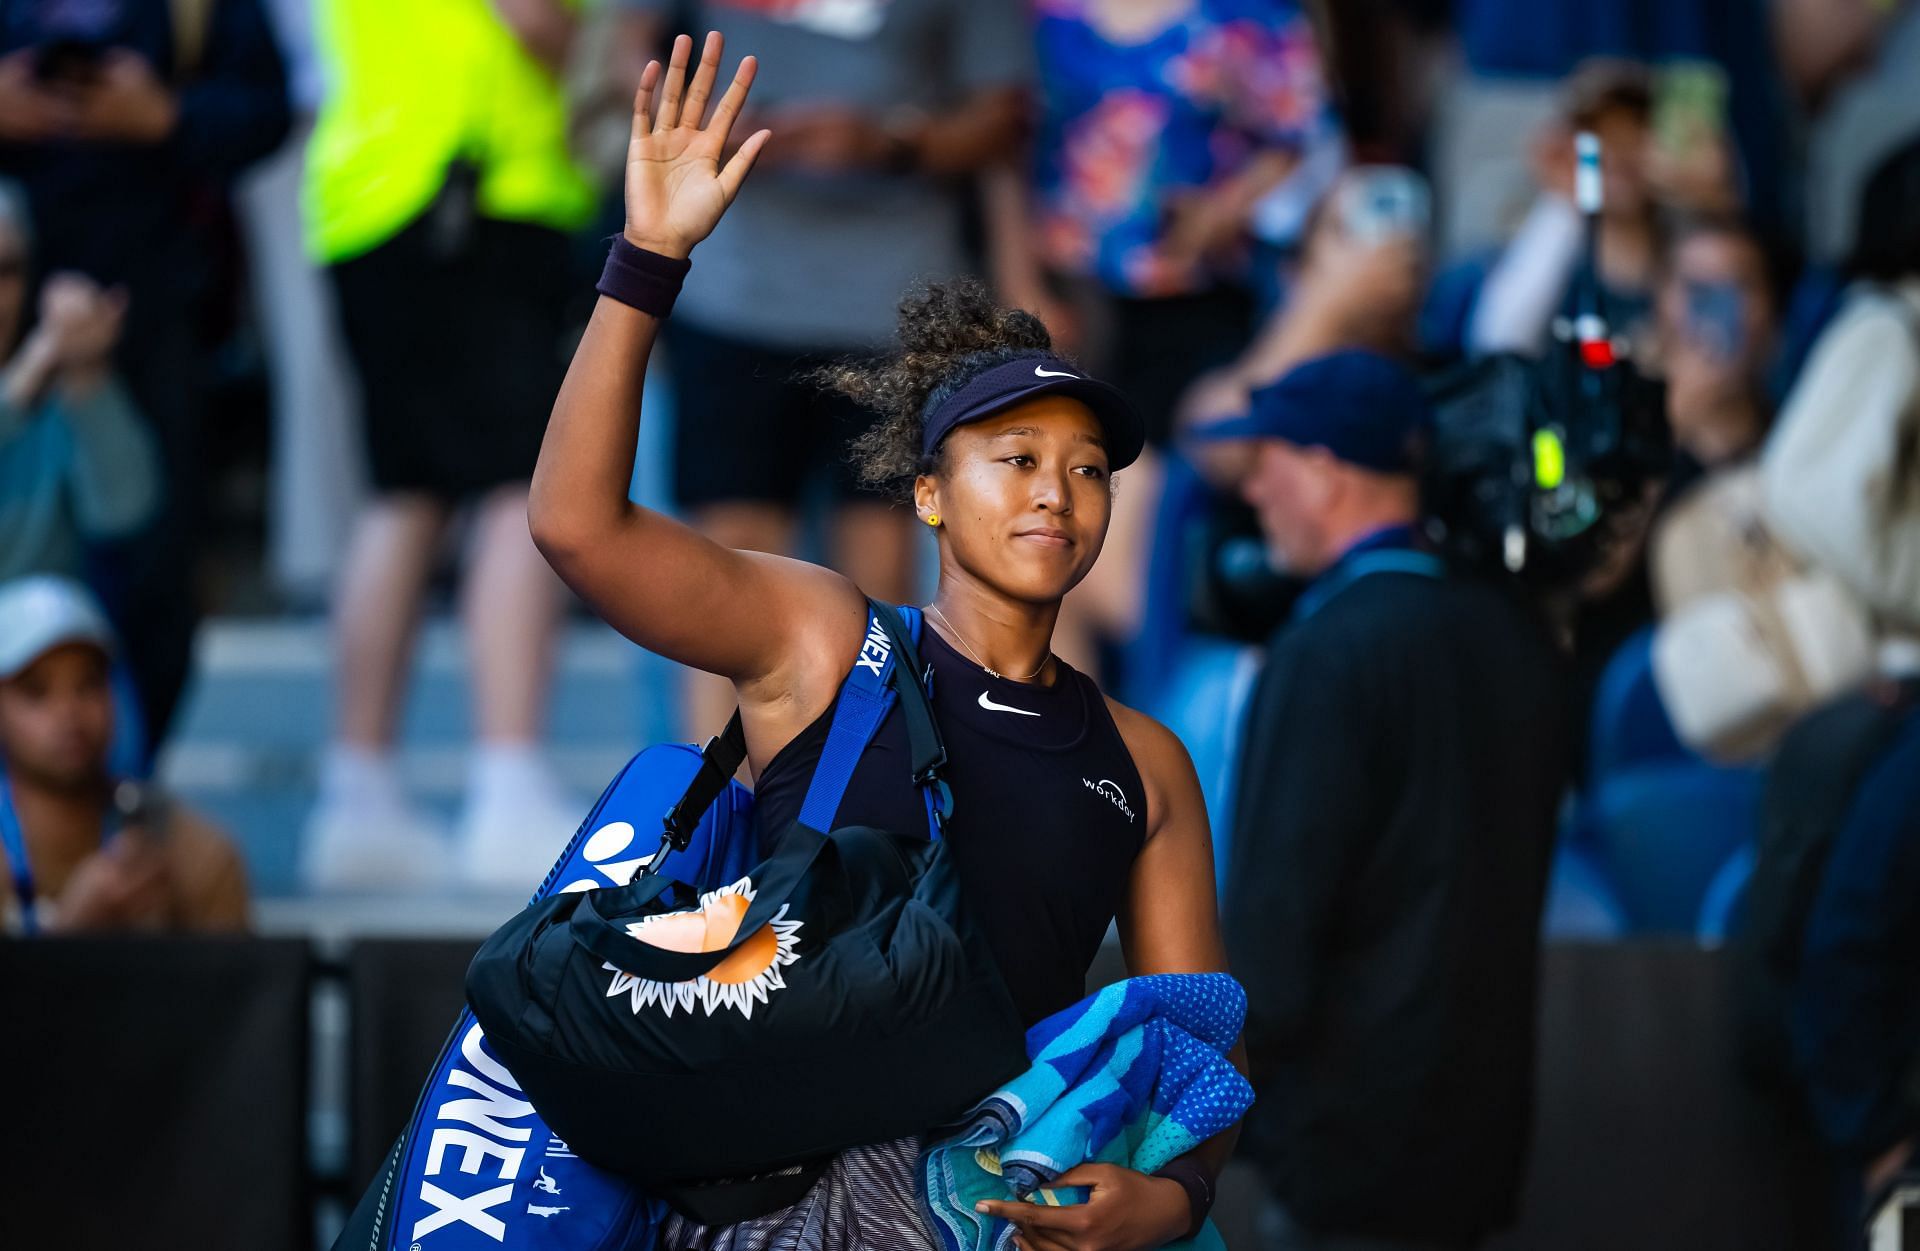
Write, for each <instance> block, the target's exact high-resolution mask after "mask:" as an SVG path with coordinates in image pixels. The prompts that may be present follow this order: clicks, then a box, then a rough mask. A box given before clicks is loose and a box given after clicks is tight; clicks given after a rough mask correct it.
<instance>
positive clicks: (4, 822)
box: [0, 773, 40, 934]
mask: <svg viewBox="0 0 1920 1251" xmlns="http://www.w3.org/2000/svg"><path fill="white" fill-rule="evenodd" d="M0 843H5V844H6V848H7V867H8V869H10V870H11V871H12V873H13V893H14V894H15V895H16V896H18V897H19V900H20V924H21V925H22V926H23V927H24V928H25V929H26V932H27V933H29V934H36V933H38V932H39V930H40V907H39V904H40V896H39V894H38V893H37V892H36V891H35V890H34V887H33V869H32V868H31V867H30V866H29V865H28V864H27V836H26V834H25V833H24V832H22V830H21V829H20V817H19V815H18V814H16V813H15V812H14V810H13V788H12V787H11V786H9V785H7V778H6V775H5V774H4V773H0Z"/></svg>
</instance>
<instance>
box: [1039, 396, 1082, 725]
mask: <svg viewBox="0 0 1920 1251" xmlns="http://www.w3.org/2000/svg"><path fill="white" fill-rule="evenodd" d="M1033 376H1034V377H1036V378H1078V377H1079V376H1080V375H1079V374H1063V373H1061V372H1060V371H1059V370H1057V369H1042V368H1040V366H1038V365H1035V366H1034V367H1033ZM1034 715H1035V716H1039V715H1040V714H1038V713H1035V714H1034Z"/></svg>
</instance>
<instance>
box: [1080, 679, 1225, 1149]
mask: <svg viewBox="0 0 1920 1251" xmlns="http://www.w3.org/2000/svg"><path fill="white" fill-rule="evenodd" d="M1108 706H1109V707H1110V708H1112V709H1113V710H1114V723H1115V724H1116V725H1118V726H1119V727H1120V731H1121V736H1122V737H1123V738H1124V739H1125V740H1126V743H1127V749H1128V750H1129V751H1130V752H1132V753H1133V758H1134V760H1135V761H1136V762H1138V764H1139V767H1140V774H1141V778H1142V780H1143V781H1144V782H1145V784H1146V788H1147V820H1148V822H1149V825H1148V829H1147V841H1146V845H1145V846H1144V847H1142V848H1141V849H1140V854H1139V855H1138V856H1136V857H1135V858H1134V861H1133V874H1132V877H1131V878H1130V879H1129V882H1128V885H1127V901H1126V906H1125V908H1124V909H1123V910H1122V911H1121V913H1120V946H1121V950H1122V951H1123V952H1124V953H1125V955H1126V959H1127V972H1128V973H1129V974H1130V975H1132V976H1134V977H1142V976H1145V975H1146V974H1149V973H1223V972H1225V971H1226V968H1227V947H1226V941H1225V940H1224V939H1223V938H1222V937H1221V933H1220V907H1219V903H1218V901H1217V899H1216V897H1215V893H1214V880H1215V879H1214V871H1213V832H1212V830H1211V829H1210V828H1209V827H1208V824H1207V803H1206V798H1205V797H1204V796H1203V795H1202V794H1201V791H1200V777H1199V775H1198V774H1196V773H1195V772H1194V769H1193V759H1192V757H1190V756H1188V755H1187V749H1186V746H1185V744H1183V743H1181V741H1180V740H1179V739H1178V738H1176V737H1175V736H1174V733H1173V731H1171V730H1169V729H1167V727H1165V726H1163V725H1161V724H1160V723H1159V722H1157V721H1155V720H1153V719H1152V718H1151V717H1147V716H1145V715H1143V714H1141V713H1138V712H1135V711H1133V710H1132V709H1130V708H1127V707H1125V706H1124V705H1121V704H1117V703H1114V702H1113V701H1111V700H1109V701H1108ZM1232 1060H1233V1064H1234V1067H1235V1068H1237V1069H1239V1070H1240V1071H1241V1072H1242V1073H1245V1072H1246V1071H1247V1053H1246V1045H1245V1043H1240V1042H1237V1043H1235V1044H1234V1048H1233V1053H1232ZM1239 1136H1240V1130H1239V1127H1238V1126H1235V1127H1234V1128H1232V1129H1229V1130H1227V1131H1226V1132H1224V1133H1221V1134H1216V1135H1215V1136H1214V1137H1212V1138H1210V1139H1208V1140H1207V1141H1206V1142H1204V1143H1202V1144H1201V1145H1200V1146H1198V1147H1196V1148H1195V1149H1194V1151H1193V1153H1192V1154H1193V1155H1194V1156H1195V1157H1197V1158H1198V1159H1199V1160H1200V1161H1201V1163H1203V1164H1204V1165H1206V1167H1207V1168H1208V1169H1209V1171H1211V1172H1212V1174H1213V1175H1214V1176H1216V1177H1217V1176H1219V1174H1220V1170H1221V1169H1223V1168H1225V1167H1226V1164H1227V1160H1228V1159H1229V1158H1231V1157H1232V1155H1233V1144H1234V1141H1235V1140H1236V1139H1237V1138H1238V1137H1239Z"/></svg>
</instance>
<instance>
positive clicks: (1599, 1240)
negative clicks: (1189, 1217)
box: [1088, 942, 1828, 1251]
mask: <svg viewBox="0 0 1920 1251" xmlns="http://www.w3.org/2000/svg"><path fill="white" fill-rule="evenodd" d="M1724 970H1725V966H1724V964H1723V963H1722V961H1721V957H1720V955H1719V953H1717V952H1714V951H1709V950H1703V949H1701V948H1699V947H1695V946H1692V945H1690V944H1682V943H1658V942H1634V943H1622V944H1610V945H1604V946H1603V945H1573V944H1554V945H1551V946H1549V947H1548V948H1547V949H1546V952H1545V957H1544V967H1543V969H1542V976H1543V978H1544V985H1543V988H1542V994H1541V1002H1540V1053H1539V1056H1540V1059H1539V1063H1540V1071H1539V1084H1538V1098H1537V1101H1536V1104H1535V1118H1534V1119H1535V1129H1534V1149H1533V1159H1532V1164H1531V1169H1530V1178H1529V1182H1528V1186H1527V1191H1526V1195H1525V1198H1524V1200H1523V1212H1522V1216H1521V1220H1520V1224H1519V1226H1518V1228H1516V1229H1513V1230H1511V1231H1509V1232H1508V1233H1507V1234H1505V1235H1504V1236H1502V1237H1501V1238H1499V1239H1498V1240H1497V1241H1495V1242H1493V1243H1491V1244H1489V1246H1488V1247H1487V1248H1486V1251H1826V1249H1827V1245H1828V1243H1827V1237H1826V1235H1827V1225H1826V1217H1827V1209H1826V1206H1825V1194H1824V1184H1823V1181H1822V1178H1823V1176H1824V1174H1823V1169H1822V1165H1821V1161H1820V1157H1819V1155H1818V1153H1817V1152H1816V1151H1815V1149H1814V1148H1813V1146H1812V1144H1811V1143H1809V1142H1808V1141H1807V1140H1806V1139H1805V1138H1804V1137H1802V1136H1800V1135H1799V1134H1797V1133H1796V1132H1795V1131H1794V1130H1793V1128H1792V1127H1791V1126H1789V1125H1788V1124H1786V1123H1785V1122H1784V1121H1783V1119H1782V1118H1781V1117H1780V1116H1779V1115H1777V1114H1776V1113H1775V1110H1774V1109H1773V1108H1772V1107H1771V1106H1770V1105H1769V1104H1768V1103H1766V1102H1765V1101H1764V1100H1762V1099H1760V1098H1759V1097H1757V1096H1755V1095H1754V1094H1753V1093H1751V1092H1750V1091H1749V1090H1748V1089H1747V1088H1746V1087H1745V1086H1744V1085H1743V1084H1742V1083H1741V1082H1740V1080H1739V1078H1738V1076H1737V1075H1736V1073H1735V1070H1734V1066H1733V1058H1732V1054H1731V1048H1732V1035H1731V1033H1730V1029H1731V1025H1730V1012H1731V1005H1730V1003H1729V1002H1728V998H1727V990H1728V988H1727V986H1726V984H1725V977H1724ZM1124 975H1125V968H1124V966H1123V965H1122V964H1121V962H1120V957H1119V952H1118V950H1117V949H1115V948H1112V947H1108V948H1107V949H1105V950H1103V951H1102V952H1101V954H1100V958H1099V960H1098V961H1096V963H1095V965H1094V968H1093V972H1092V975H1091V976H1090V977H1089V979H1088V986H1089V989H1092V988H1094V987H1097V986H1102V985H1105V984H1106V983H1107V982H1108V981H1111V980H1113V979H1114V978H1117V977H1121V976H1124ZM1260 1195H1261V1188H1260V1185H1259V1182H1258V1180H1257V1178H1256V1176H1255V1174H1254V1172H1253V1170H1252V1169H1251V1168H1250V1167H1248V1166H1246V1165H1243V1164H1235V1165H1234V1166H1233V1167H1231V1168H1230V1169H1229V1170H1228V1174H1227V1176H1226V1177H1224V1178H1222V1179H1221V1187H1220V1200H1219V1203H1218V1205H1217V1206H1216V1207H1215V1210H1214V1211H1215V1216H1214V1219H1215V1223H1216V1224H1217V1225H1218V1226H1219V1228H1220V1232H1221V1235H1222V1237H1224V1238H1225V1239H1226V1242H1227V1245H1228V1246H1229V1247H1232V1248H1233V1249H1234V1251H1257V1248H1258V1241H1257V1239H1256V1237H1255V1234H1254V1230H1255V1227H1256V1219H1257V1212H1256V1209H1257V1207H1258V1204H1259V1202H1260Z"/></svg>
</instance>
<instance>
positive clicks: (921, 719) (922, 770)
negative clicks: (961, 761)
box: [867, 599, 947, 786]
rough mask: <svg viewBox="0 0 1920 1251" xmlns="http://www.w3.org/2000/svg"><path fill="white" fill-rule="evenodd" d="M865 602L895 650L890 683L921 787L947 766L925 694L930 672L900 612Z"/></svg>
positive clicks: (878, 604) (931, 706) (874, 601)
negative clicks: (898, 698) (897, 702)
mask: <svg viewBox="0 0 1920 1251" xmlns="http://www.w3.org/2000/svg"><path fill="white" fill-rule="evenodd" d="M867 603H868V604H869V605H870V606H871V607H872V609H873V615H874V616H875V617H877V618H878V619H879V621H880V628H881V629H883V630H885V631H886V632H887V641H888V642H890V643H892V644H893V647H894V663H893V670H892V672H891V674H890V680H891V681H892V683H893V689H894V692H895V693H896V694H897V695H899V697H900V715H901V717H903V718H904V719H905V721H906V726H907V755H908V758H909V760H910V762H911V764H912V766H913V780H914V782H915V784H917V785H920V786H927V785H930V784H931V783H932V782H934V781H935V780H936V779H937V778H938V777H939V776H940V773H941V772H942V771H943V770H944V769H945V768H946V766H947V748H946V744H945V743H944V742H942V741H941V738H940V727H939V725H938V724H937V723H936V722H935V721H934V719H933V701H932V700H931V699H930V698H929V697H928V694H927V688H928V686H930V685H931V684H932V682H933V671H932V670H931V669H929V668H928V667H927V666H926V665H925V663H924V662H922V661H921V659H920V649H919V648H918V647H917V646H915V645H914V641H913V635H912V633H911V632H910V631H909V630H908V629H907V624H906V622H905V621H903V620H901V618H900V612H899V610H898V609H896V608H895V607H894V606H893V605H891V604H883V603H881V602H880V601H879V600H877V599H870V600H868V601H867Z"/></svg>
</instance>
